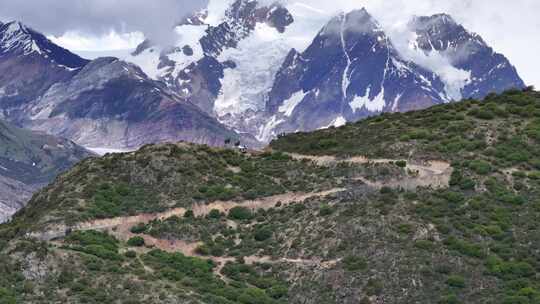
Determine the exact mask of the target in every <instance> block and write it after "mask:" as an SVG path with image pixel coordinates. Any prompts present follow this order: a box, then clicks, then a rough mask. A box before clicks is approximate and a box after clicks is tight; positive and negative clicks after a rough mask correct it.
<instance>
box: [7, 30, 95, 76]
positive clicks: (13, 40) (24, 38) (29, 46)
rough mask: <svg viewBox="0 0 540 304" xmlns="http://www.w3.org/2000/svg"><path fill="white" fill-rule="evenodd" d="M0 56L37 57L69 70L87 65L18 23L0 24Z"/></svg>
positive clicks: (83, 60) (79, 58)
mask: <svg viewBox="0 0 540 304" xmlns="http://www.w3.org/2000/svg"><path fill="white" fill-rule="evenodd" d="M0 55H2V56H8V55H13V56H29V55H37V56H41V57H43V58H45V59H47V60H50V61H51V62H54V63H55V64H57V65H59V66H61V67H64V68H66V69H69V70H73V69H79V68H81V67H83V66H84V65H85V64H86V63H88V61H87V60H85V59H82V58H81V57H79V56H77V55H75V54H73V53H71V52H69V51H68V50H66V49H64V48H61V47H59V46H57V45H56V44H54V43H53V42H51V41H50V40H49V39H47V37H45V36H44V35H43V34H41V33H39V32H37V31H34V30H33V29H31V28H30V27H27V26H26V25H24V24H23V23H21V22H18V21H13V22H9V23H5V24H0Z"/></svg>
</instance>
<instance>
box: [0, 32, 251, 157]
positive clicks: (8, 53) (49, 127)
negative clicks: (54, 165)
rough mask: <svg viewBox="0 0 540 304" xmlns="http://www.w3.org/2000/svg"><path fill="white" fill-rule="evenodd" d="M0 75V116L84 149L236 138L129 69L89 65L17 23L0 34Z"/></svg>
mask: <svg viewBox="0 0 540 304" xmlns="http://www.w3.org/2000/svg"><path fill="white" fill-rule="evenodd" d="M0 71H1V73H0V74H1V76H0V111H1V112H0V113H1V116H0V117H2V118H4V119H6V120H8V121H11V122H14V123H16V124H17V125H19V126H22V127H25V128H29V129H33V130H39V131H44V132H47V133H50V134H53V135H57V136H62V137H66V138H69V139H72V140H74V141H75V142H77V143H78V144H81V145H84V146H87V147H96V148H117V149H124V148H138V147H140V146H142V145H144V144H147V143H155V142H164V141H179V140H187V141H192V142H197V143H201V144H210V145H222V144H223V142H224V140H225V139H227V138H231V139H236V138H240V137H241V136H240V135H238V134H236V133H235V132H234V131H231V130H229V129H228V128H226V127H225V126H223V125H222V124H220V123H219V122H218V121H217V120H216V119H215V118H213V117H210V116H209V115H207V114H205V113H204V112H203V111H202V110H201V109H199V108H198V107H196V106H195V105H193V104H192V103H190V102H189V101H187V100H185V99H183V98H182V97H180V96H179V95H178V94H176V93H174V92H173V91H171V90H170V89H168V88H167V87H166V86H165V85H164V84H163V83H161V82H158V81H155V80H152V79H150V78H148V77H147V76H146V74H145V73H144V72H142V70H141V69H140V68H138V67H137V66H134V65H132V64H129V63H127V62H123V61H121V60H118V59H116V58H99V59H96V60H94V61H91V62H89V61H87V60H84V59H81V58H79V57H78V56H76V55H73V54H72V53H70V52H68V51H67V50H64V49H62V48H59V47H58V46H56V45H54V44H53V43H52V42H51V41H49V40H47V39H46V38H45V37H44V36H43V35H41V34H39V33H37V32H35V31H34V30H31V29H29V28H27V27H25V26H24V25H22V24H20V23H18V22H12V23H8V24H5V25H2V26H1V27H0ZM245 141H246V142H247V143H251V142H252V141H251V140H250V139H249V138H247V139H246V140H245Z"/></svg>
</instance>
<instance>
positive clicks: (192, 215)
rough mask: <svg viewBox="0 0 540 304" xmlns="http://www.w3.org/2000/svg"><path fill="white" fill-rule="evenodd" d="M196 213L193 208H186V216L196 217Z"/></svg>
mask: <svg viewBox="0 0 540 304" xmlns="http://www.w3.org/2000/svg"><path fill="white" fill-rule="evenodd" d="M194 217H195V213H193V210H186V213H184V218H194Z"/></svg>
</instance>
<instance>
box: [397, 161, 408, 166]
mask: <svg viewBox="0 0 540 304" xmlns="http://www.w3.org/2000/svg"><path fill="white" fill-rule="evenodd" d="M396 166H398V167H400V168H405V167H407V161H405V160H398V161H396Z"/></svg>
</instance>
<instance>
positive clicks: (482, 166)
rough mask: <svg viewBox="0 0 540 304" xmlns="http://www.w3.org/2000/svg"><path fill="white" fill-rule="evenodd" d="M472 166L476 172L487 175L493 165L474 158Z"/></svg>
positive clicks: (470, 165)
mask: <svg viewBox="0 0 540 304" xmlns="http://www.w3.org/2000/svg"><path fill="white" fill-rule="evenodd" d="M469 168H471V169H472V170H473V171H474V172H475V173H476V174H480V175H486V174H488V173H490V172H491V170H492V168H491V165H490V164H489V163H488V162H486V161H483V160H473V161H471V162H470V163H469Z"/></svg>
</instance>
